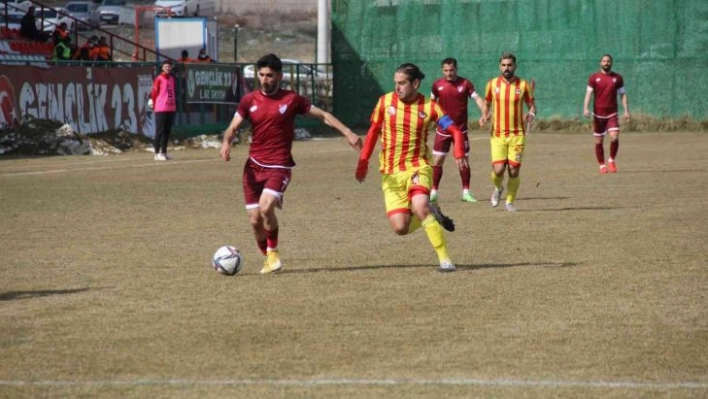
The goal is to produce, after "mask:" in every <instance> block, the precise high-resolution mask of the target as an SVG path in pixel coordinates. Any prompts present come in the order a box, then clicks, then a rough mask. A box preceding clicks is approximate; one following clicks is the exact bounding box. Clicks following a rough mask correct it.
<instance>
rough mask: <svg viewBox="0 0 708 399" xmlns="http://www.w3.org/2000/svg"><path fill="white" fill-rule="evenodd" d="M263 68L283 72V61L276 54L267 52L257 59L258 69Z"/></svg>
mask: <svg viewBox="0 0 708 399" xmlns="http://www.w3.org/2000/svg"><path fill="white" fill-rule="evenodd" d="M261 68H270V69H272V70H274V71H275V72H278V73H280V72H283V62H282V61H280V58H278V56H277V55H275V54H272V53H271V54H266V55H264V56H263V57H261V58H259V59H258V61H256V71H257V70H259V69H261Z"/></svg>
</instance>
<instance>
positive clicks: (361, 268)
mask: <svg viewBox="0 0 708 399" xmlns="http://www.w3.org/2000/svg"><path fill="white" fill-rule="evenodd" d="M456 266H457V271H458V272H460V271H469V270H481V269H500V268H506V267H574V266H578V264H577V263H574V262H540V263H529V262H522V263H502V264H483V265H456ZM418 268H425V269H431V270H437V268H436V266H434V265H431V264H425V265H372V266H346V267H313V268H309V269H298V270H288V269H286V270H282V271H279V272H277V274H304V273H320V272H355V271H367V270H385V269H418ZM254 275H258V274H254Z"/></svg>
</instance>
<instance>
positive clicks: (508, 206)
mask: <svg viewBox="0 0 708 399" xmlns="http://www.w3.org/2000/svg"><path fill="white" fill-rule="evenodd" d="M504 208H506V210H507V211H509V212H516V207H515V206H514V204H513V203H512V202H507V203H506V205H505V206H504Z"/></svg>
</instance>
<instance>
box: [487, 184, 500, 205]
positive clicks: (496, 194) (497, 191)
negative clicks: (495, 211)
mask: <svg viewBox="0 0 708 399" xmlns="http://www.w3.org/2000/svg"><path fill="white" fill-rule="evenodd" d="M503 192H504V186H502V187H500V188H496V187H495V188H494V192H493V193H492V198H491V199H490V200H489V201H490V202H491V203H492V206H497V205H499V201H501V196H502V193H503Z"/></svg>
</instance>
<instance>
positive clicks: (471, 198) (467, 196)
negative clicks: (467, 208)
mask: <svg viewBox="0 0 708 399" xmlns="http://www.w3.org/2000/svg"><path fill="white" fill-rule="evenodd" d="M462 201H464V202H477V198H475V197H474V196H473V195H472V193H469V192H467V193H462Z"/></svg>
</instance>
